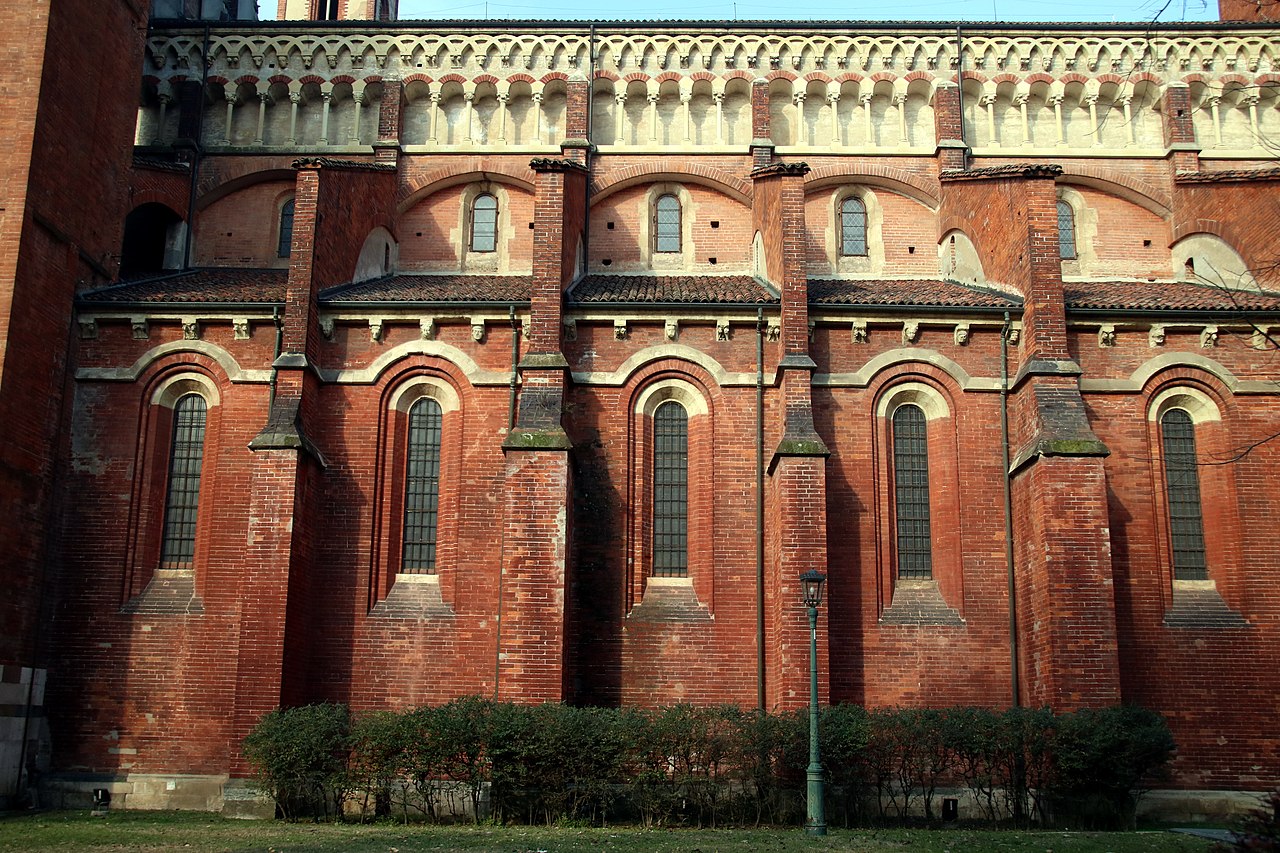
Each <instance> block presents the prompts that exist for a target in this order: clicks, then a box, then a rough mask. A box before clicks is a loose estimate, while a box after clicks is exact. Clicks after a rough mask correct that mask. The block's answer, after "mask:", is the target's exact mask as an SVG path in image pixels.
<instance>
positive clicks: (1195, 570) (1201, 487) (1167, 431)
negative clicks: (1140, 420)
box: [1147, 384, 1245, 628]
mask: <svg viewBox="0 0 1280 853" xmlns="http://www.w3.org/2000/svg"><path fill="white" fill-rule="evenodd" d="M1147 422H1148V427H1149V430H1150V436H1149V441H1150V447H1151V459H1152V466H1151V470H1152V475H1153V478H1154V479H1155V481H1156V482H1155V484H1154V485H1155V488H1154V489H1153V490H1152V491H1153V495H1154V497H1155V504H1156V517H1155V522H1156V533H1157V538H1158V543H1159V553H1160V555H1161V566H1162V571H1163V573H1164V578H1165V581H1164V589H1165V590H1166V595H1168V596H1169V598H1168V608H1167V609H1166V612H1165V624H1166V625H1168V626H1170V627H1201V628H1202V627H1220V628H1231V627H1242V626H1243V625H1244V624H1245V620H1244V619H1243V618H1242V617H1241V615H1240V614H1239V613H1238V612H1237V611H1236V610H1234V609H1232V607H1231V606H1230V605H1229V604H1228V601H1230V600H1231V599H1234V598H1235V597H1236V591H1235V587H1236V585H1237V577H1236V575H1237V571H1238V566H1239V562H1240V559H1241V555H1240V553H1239V552H1240V535H1239V524H1240V521H1239V517H1238V507H1237V500H1238V498H1237V493H1236V486H1235V466H1234V465H1227V464H1212V463H1213V462H1214V461H1215V460H1222V459H1226V458H1228V457H1229V456H1230V449H1229V447H1226V446H1225V445H1224V442H1229V438H1228V431H1227V430H1226V429H1225V425H1224V422H1223V417H1222V411H1221V409H1220V408H1219V405H1218V402H1217V401H1216V400H1215V398H1214V397H1213V396H1212V395H1211V394H1209V393H1207V391H1206V390H1203V389H1201V388H1198V387H1195V386H1193V385H1191V384H1178V385H1174V386H1173V387H1169V388H1166V389H1164V390H1163V391H1160V392H1159V393H1157V394H1156V395H1154V396H1153V397H1152V398H1151V400H1150V402H1149V403H1148V407H1147ZM1204 495H1212V496H1213V500H1212V501H1211V502H1209V503H1205V502H1204V501H1203V500H1202V498H1203V496H1204ZM1224 593H1225V596H1224Z"/></svg>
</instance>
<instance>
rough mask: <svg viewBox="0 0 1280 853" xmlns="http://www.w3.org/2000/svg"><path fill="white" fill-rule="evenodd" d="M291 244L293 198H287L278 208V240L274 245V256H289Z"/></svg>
mask: <svg viewBox="0 0 1280 853" xmlns="http://www.w3.org/2000/svg"><path fill="white" fill-rule="evenodd" d="M292 246H293V199H289V200H288V201H286V202H285V203H284V206H283V207H281V208H280V241H279V243H278V245H277V246H276V256H277V257H280V258H287V257H289V252H290V250H291V247H292Z"/></svg>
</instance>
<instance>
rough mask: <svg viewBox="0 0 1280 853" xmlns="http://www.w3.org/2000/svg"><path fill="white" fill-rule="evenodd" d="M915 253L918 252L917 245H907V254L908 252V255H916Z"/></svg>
mask: <svg viewBox="0 0 1280 853" xmlns="http://www.w3.org/2000/svg"><path fill="white" fill-rule="evenodd" d="M915 253H916V247H915V246H908V247H907V254H908V255H914V254H915Z"/></svg>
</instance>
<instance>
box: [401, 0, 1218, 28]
mask: <svg viewBox="0 0 1280 853" xmlns="http://www.w3.org/2000/svg"><path fill="white" fill-rule="evenodd" d="M1217 16H1218V8H1217V2H1216V0H1169V2H1168V3H1167V4H1166V2H1165V0H896V2H893V3H883V2H882V3H873V2H867V0H861V2H855V3H836V2H831V0H825V2H824V0H793V2H791V3H787V4H784V5H783V6H779V5H778V4H777V3H768V2H765V0H737V2H736V3H735V2H734V0H685V2H680V0H647V2H634V0H632V2H622V3H614V4H602V3H600V2H599V0H541V2H539V0H400V18H401V20H415V19H418V18H425V19H430V18H490V19H493V18H564V19H582V20H589V19H592V18H594V19H596V20H609V19H612V20H618V19H644V20H654V19H657V20H661V19H664V18H665V19H670V18H680V19H699V20H700V19H714V20H733V19H734V18H737V19H739V20H752V19H755V20H760V19H767V20H778V19H783V20H811V19H812V20H916V21H952V20H965V21H992V20H1000V21H1150V20H1152V19H1153V18H1157V17H1158V18H1159V20H1160V21H1163V22H1166V23H1176V22H1178V21H1211V20H1214V19H1216V18H1217Z"/></svg>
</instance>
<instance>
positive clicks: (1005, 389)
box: [1000, 311, 1022, 708]
mask: <svg viewBox="0 0 1280 853" xmlns="http://www.w3.org/2000/svg"><path fill="white" fill-rule="evenodd" d="M1011 328H1012V326H1011V324H1010V322H1009V312H1008V311H1006V312H1004V327H1003V328H1001V330H1000V450H1001V454H1002V459H1003V462H1004V551H1005V563H1006V567H1005V570H1006V574H1007V575H1008V580H1009V692H1010V694H1011V697H1012V702H1011V704H1012V706H1013V707H1015V708H1016V707H1018V706H1019V705H1021V704H1022V688H1021V685H1020V684H1019V682H1018V606H1017V598H1016V597H1015V593H1016V589H1015V584H1014V571H1013V569H1014V565H1013V478H1012V476H1011V475H1010V473H1009V331H1010V329H1011Z"/></svg>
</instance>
